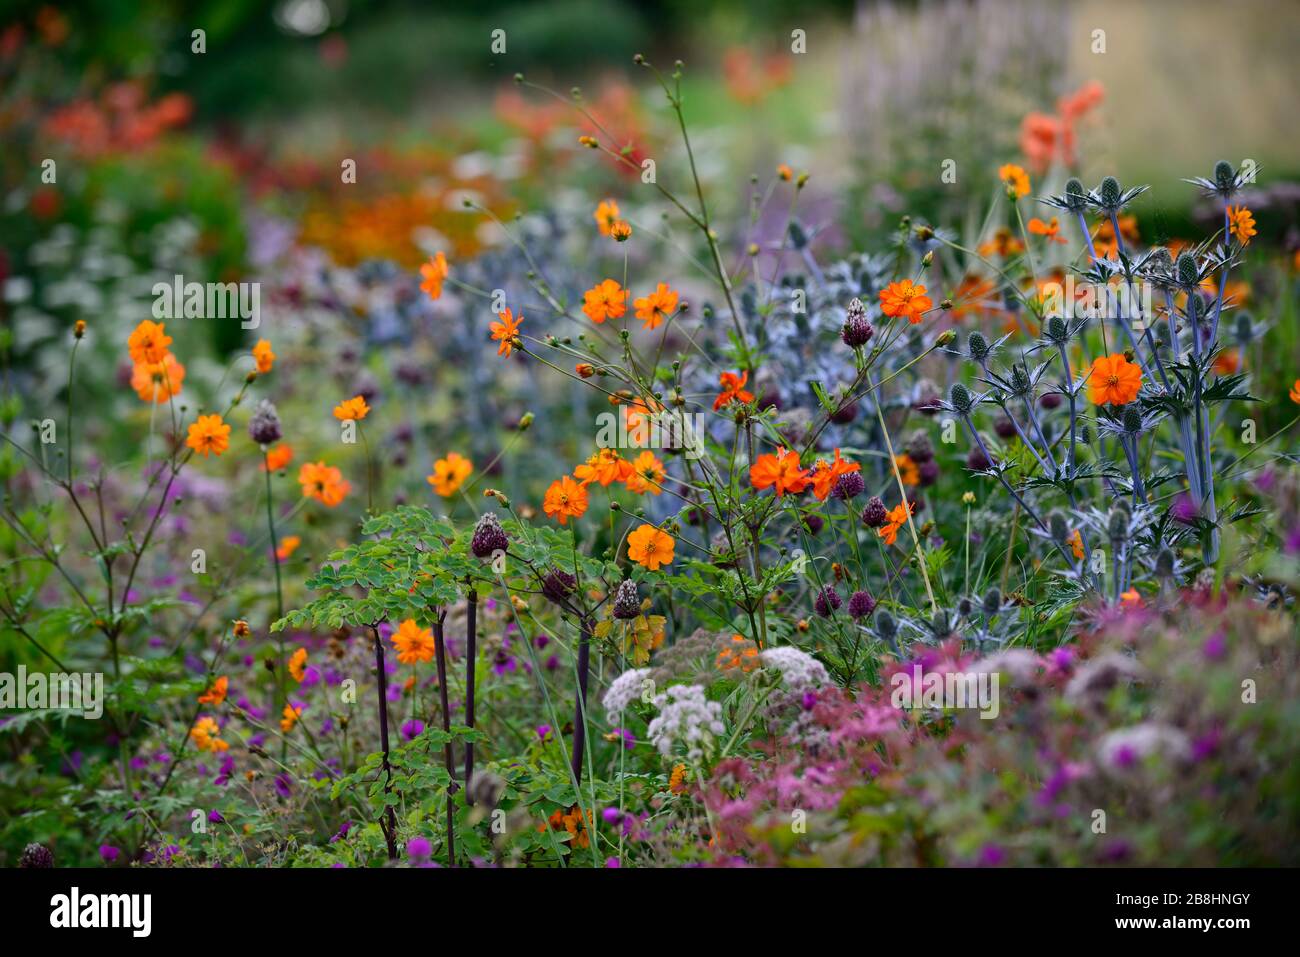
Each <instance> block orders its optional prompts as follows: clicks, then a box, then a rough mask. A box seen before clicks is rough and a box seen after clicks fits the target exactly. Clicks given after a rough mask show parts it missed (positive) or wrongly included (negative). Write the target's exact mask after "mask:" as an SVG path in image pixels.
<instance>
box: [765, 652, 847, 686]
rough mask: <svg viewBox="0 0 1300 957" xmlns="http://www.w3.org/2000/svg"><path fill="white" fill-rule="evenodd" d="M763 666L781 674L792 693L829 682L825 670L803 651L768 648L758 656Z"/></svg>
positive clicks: (818, 662)
mask: <svg viewBox="0 0 1300 957" xmlns="http://www.w3.org/2000/svg"><path fill="white" fill-rule="evenodd" d="M758 657H759V658H760V659H761V660H762V662H763V664H764V665H766V666H767V667H769V668H775V669H776V670H777V671H779V672H781V680H782V681H783V682H784V683H785V685H786V687H787V688H790V689H791V690H792V691H806V690H807V689H809V688H815V687H818V686H819V685H824V684H825V683H826V682H827V681H829V680H830V679H829V676H828V675H827V674H826V668H825V666H823V665H822V663H821V662H820V661H818V660H817V659H816V658H814V657H813V656H812V655H810V654H808V653H807V652H805V651H800V650H799V649H798V648H791V647H790V646H789V645H782V646H781V647H780V648H769V649H767V650H766V651H764V652H762V653H761V654H760V655H759V656H758Z"/></svg>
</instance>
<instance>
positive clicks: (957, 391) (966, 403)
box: [948, 382, 975, 415]
mask: <svg viewBox="0 0 1300 957" xmlns="http://www.w3.org/2000/svg"><path fill="white" fill-rule="evenodd" d="M948 401H949V402H951V403H952V407H953V408H954V409H956V410H957V414H958V415H969V414H970V410H971V409H972V408H973V407H974V405H975V400H974V399H973V398H971V394H970V389H968V388H966V387H965V386H964V385H962V384H961V383H960V382H954V383H953V386H952V389H950V390H949V392H948Z"/></svg>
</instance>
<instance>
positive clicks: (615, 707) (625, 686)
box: [600, 668, 650, 717]
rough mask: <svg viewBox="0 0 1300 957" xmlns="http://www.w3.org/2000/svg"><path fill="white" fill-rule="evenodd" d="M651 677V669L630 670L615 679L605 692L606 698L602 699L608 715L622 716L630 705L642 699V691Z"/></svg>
mask: <svg viewBox="0 0 1300 957" xmlns="http://www.w3.org/2000/svg"><path fill="white" fill-rule="evenodd" d="M649 676H650V669H649V668H629V669H628V670H627V671H625V672H623V673H622V674H621V675H619V676H618V677H617V678H615V679H614V680H613V681H612V682H611V683H610V686H609V690H608V691H606V692H605V697H603V698H601V699H600V701H601V704H603V705H604V706H605V711H606V713H607V714H609V716H610V717H616V716H618V715H620V714H622V713H623V711H624V710H625V709H626V708H627V706H628V705H630V704H631V703H632V702H633V701H635V700H636V699H637V698H638V697H640V695H641V689H642V688H643V687H644V682H645V681H646V680H647V678H649Z"/></svg>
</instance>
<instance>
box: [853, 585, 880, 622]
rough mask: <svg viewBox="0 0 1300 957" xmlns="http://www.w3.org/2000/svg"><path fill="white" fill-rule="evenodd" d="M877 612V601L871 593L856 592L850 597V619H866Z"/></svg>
mask: <svg viewBox="0 0 1300 957" xmlns="http://www.w3.org/2000/svg"><path fill="white" fill-rule="evenodd" d="M875 610H876V600H875V599H874V598H872V597H871V594H870V593H869V592H865V591H861V590H859V591H855V592H854V593H853V594H852V595H850V596H849V617H850V618H866V617H867V616H868V615H870V614H871V613H872V612H873V611H875Z"/></svg>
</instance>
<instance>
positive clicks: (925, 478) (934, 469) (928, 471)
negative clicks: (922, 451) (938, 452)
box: [917, 459, 939, 488]
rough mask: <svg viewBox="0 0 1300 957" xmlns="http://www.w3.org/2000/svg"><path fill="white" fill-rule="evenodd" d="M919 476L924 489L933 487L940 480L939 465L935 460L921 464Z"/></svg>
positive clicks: (918, 470) (918, 471)
mask: <svg viewBox="0 0 1300 957" xmlns="http://www.w3.org/2000/svg"><path fill="white" fill-rule="evenodd" d="M917 474H918V475H919V476H920V480H921V487H922V488H925V487H926V486H928V485H933V484H934V483H935V482H936V481H938V479H939V463H938V462H936V461H935V460H934V459H928V460H927V461H925V462H922V463H921V466H920V468H919V469H917Z"/></svg>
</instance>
